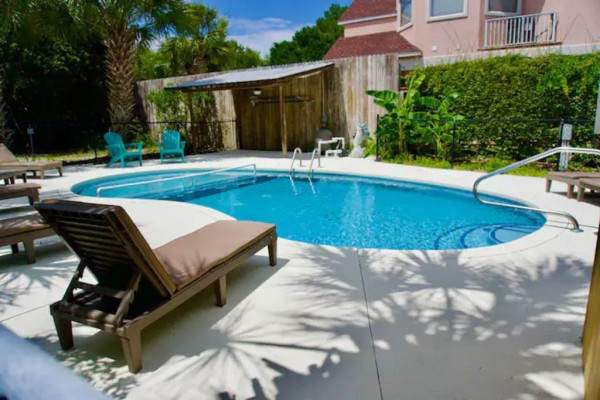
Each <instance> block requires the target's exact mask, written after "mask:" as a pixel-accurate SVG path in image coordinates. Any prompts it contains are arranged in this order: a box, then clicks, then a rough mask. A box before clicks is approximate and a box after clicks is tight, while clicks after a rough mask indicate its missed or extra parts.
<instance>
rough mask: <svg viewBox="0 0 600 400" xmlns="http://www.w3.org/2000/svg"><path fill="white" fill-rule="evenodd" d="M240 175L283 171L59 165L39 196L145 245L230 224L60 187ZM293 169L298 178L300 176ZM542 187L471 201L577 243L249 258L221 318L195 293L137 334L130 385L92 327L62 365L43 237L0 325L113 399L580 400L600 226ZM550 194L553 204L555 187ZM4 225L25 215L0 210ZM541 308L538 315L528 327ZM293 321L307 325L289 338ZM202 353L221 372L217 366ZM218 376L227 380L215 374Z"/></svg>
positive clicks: (195, 160) (17, 264)
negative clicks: (502, 203) (119, 178)
mask: <svg viewBox="0 0 600 400" xmlns="http://www.w3.org/2000/svg"><path fill="white" fill-rule="evenodd" d="M248 163H256V165H257V168H258V169H259V170H260V169H262V170H276V171H284V172H287V171H288V169H289V166H290V160H289V159H283V158H281V157H280V155H279V153H269V152H251V151H234V152H225V153H216V154H210V155H204V156H195V157H191V158H189V159H188V162H187V163H186V164H169V165H157V163H156V162H145V165H144V167H141V168H127V169H124V170H123V169H118V168H110V169H104V168H101V167H99V166H80V167H68V168H66V169H65V177H64V178H49V179H46V180H44V181H38V182H40V183H41V184H42V191H41V195H42V198H49V197H57V196H58V197H70V198H74V199H77V198H79V199H82V200H86V201H95V202H101V203H118V204H122V205H123V206H124V207H125V208H126V209H127V211H128V212H129V213H130V214H131V215H132V218H133V219H134V221H135V222H136V223H137V224H138V225H139V226H140V230H141V231H142V233H143V234H144V236H145V237H146V239H147V240H148V241H149V243H150V245H151V246H152V247H156V246H159V245H161V244H164V243H166V242H168V241H169V240H172V239H173V238H175V237H177V236H180V235H182V234H185V233H188V232H191V231H193V230H195V229H198V228H199V227H200V226H202V225H205V224H208V223H210V222H212V221H215V220H218V219H225V218H230V217H228V216H226V215H224V214H222V213H220V212H218V211H216V210H213V209H209V208H206V207H201V206H197V205H191V204H185V203H177V202H168V201H156V200H134V199H98V198H87V197H82V196H75V195H74V194H73V193H72V192H71V191H70V189H71V187H72V186H73V185H75V184H78V183H81V182H84V181H87V180H91V179H95V178H100V177H105V176H109V175H117V174H123V173H136V172H145V171H153V170H171V169H193V168H199V169H213V168H226V167H233V166H237V165H241V164H248ZM305 171H306V167H304V168H303V169H302V168H297V173H298V174H301V173H305ZM316 172H317V173H318V172H328V173H338V174H350V175H362V176H368V177H377V178H386V179H399V180H404V181H410V182H417V183H428V184H437V185H443V186H448V187H453V188H458V189H465V190H471V187H472V184H473V183H474V181H475V180H476V179H477V178H478V177H479V176H481V174H480V173H475V172H468V171H455V170H441V169H431V168H422V167H412V166H404V165H393V164H386V163H376V162H374V161H372V160H356V159H349V158H342V159H338V158H327V159H325V158H324V159H323V168H316ZM544 186H545V182H544V180H543V179H540V178H532V177H520V176H498V177H494V178H492V179H491V180H490V181H488V182H486V183H484V184H483V185H482V187H481V190H482V193H485V194H490V195H496V196H501V197H504V198H509V199H512V200H515V201H520V202H523V203H527V204H530V205H533V206H536V207H540V208H548V209H557V210H564V211H567V212H569V213H571V214H573V215H574V216H575V217H576V218H577V219H578V220H579V222H580V224H581V227H582V231H581V232H573V231H571V230H569V229H565V228H566V227H567V225H568V224H567V222H566V221H565V220H563V219H561V218H559V217H547V219H548V221H547V223H546V224H545V225H544V226H543V227H542V228H541V229H539V230H538V231H536V232H534V233H533V234H531V235H528V236H525V237H523V238H521V239H519V240H516V241H513V242H509V243H505V244H502V245H498V246H492V247H484V248H476V249H468V250H442V251H436V250H428V251H419V250H415V251H402V250H374V249H369V250H362V249H354V248H344V249H338V248H335V247H331V246H318V245H311V244H305V243H298V242H293V241H289V240H280V246H279V247H280V250H279V257H280V259H281V260H283V261H282V262H281V263H280V264H281V266H280V267H279V268H278V269H277V270H276V271H270V270H268V269H267V270H265V269H264V268H263V267H264V266H263V265H261V264H262V263H264V262H262V259H261V258H260V257H259V258H256V260H255V259H253V260H252V261H250V262H249V267H248V268H247V269H248V270H249V271H250V272H238V273H236V274H234V275H233V276H232V279H231V287H230V300H229V304H228V305H227V306H226V307H225V308H222V309H221V308H216V307H214V306H213V301H212V298H211V297H210V296H211V293H208V294H201V295H200V296H199V300H198V301H196V300H192V301H190V303H194V304H195V305H190V306H184V307H183V309H184V311H182V313H181V314H182V315H185V318H184V317H181V318H179V317H177V316H173V317H167V322H166V327H165V326H164V324H161V323H157V324H156V327H153V328H150V329H149V331H150V332H148V333H147V334H146V333H145V334H144V335H143V336H144V337H143V341H144V343H143V346H144V365H145V369H144V370H143V371H142V373H140V374H138V375H135V376H132V375H130V374H128V372H127V371H126V368H125V367H124V364H123V357H122V354H121V350H120V346H119V344H118V343H117V342H116V341H112V339H111V338H110V337H106V335H103V334H99V333H97V331H96V330H93V329H90V328H86V327H77V329H76V347H77V349H76V350H74V351H72V352H67V353H63V352H60V351H58V346H57V344H56V338H55V335H54V332H53V326H52V322H51V320H50V318H49V317H48V315H47V314H48V313H47V308H46V307H47V305H48V304H50V303H51V302H52V301H54V300H56V299H59V298H60V297H61V296H62V291H63V290H64V288H65V287H66V282H68V279H69V278H70V276H69V274H68V273H67V272H68V271H71V270H72V269H73V268H74V266H75V265H76V260H75V257H73V256H71V255H70V254H69V253H68V252H67V251H66V250H64V248H63V247H62V245H61V244H58V243H57V242H56V240H54V239H48V240H46V241H45V242H44V243H47V245H43V243H42V246H39V247H40V248H39V250H38V254H39V256H38V263H36V264H34V265H33V266H27V265H23V264H22V263H21V261H22V260H21V259H20V258H19V257H21V255H6V253H7V252H6V251H4V252H3V253H1V254H4V256H1V257H0V285H3V286H4V287H6V288H7V291H8V293H11V294H10V296H7V298H9V301H8V302H5V303H2V302H1V300H0V322H1V323H3V324H5V325H6V326H8V327H9V328H10V329H11V330H13V331H14V332H16V333H17V334H19V335H21V336H23V337H28V338H31V340H33V341H35V342H37V343H38V344H40V345H41V346H42V347H43V348H45V349H46V350H47V351H49V352H50V353H51V354H55V355H56V356H57V357H58V358H59V359H60V360H63V363H65V364H67V365H69V366H71V367H72V368H73V369H74V370H75V371H77V372H78V373H81V374H82V375H84V376H86V377H87V378H88V379H90V381H92V382H93V384H94V385H95V386H96V387H98V388H100V389H103V390H105V391H106V392H107V393H109V394H111V395H112V396H116V397H120V398H122V397H128V396H129V397H131V398H144V397H146V396H148V395H149V394H150V393H153V394H156V393H160V395H161V396H160V397H164V398H214V397H215V396H216V395H219V394H221V395H223V394H224V393H227V394H229V395H232V394H236V395H237V396H238V397H237V398H253V396H256V398H274V397H279V398H325V397H328V398H385V399H396V398H407V399H413V398H414V399H417V398H418V399H421V398H432V399H438V398H439V399H446V398H454V397H456V398H474V399H484V398H515V399H530V398H531V399H534V398H564V399H578V398H582V390H583V389H582V386H583V385H582V377H581V373H580V369H581V368H580V364H579V366H578V365H577V362H580V361H579V360H580V349H579V347H578V345H577V332H578V330H579V329H580V327H581V325H582V321H583V313H584V311H585V301H586V296H587V292H586V288H587V284H588V281H589V273H590V271H589V270H590V268H589V266H591V262H592V258H593V252H594V246H595V241H596V235H595V232H596V231H597V227H598V218H599V216H600V213H599V209H598V207H597V206H595V205H594V204H590V203H587V202H582V203H578V202H576V201H575V200H571V199H567V198H566V196H565V195H564V193H561V192H558V193H556V192H553V193H545V191H544ZM553 189H554V190H559V191H560V190H564V188H561V186H560V184H557V185H555V188H553ZM12 204H16V202H13V203H12ZM3 207H4V205H3ZM2 212H4V213H5V215H12V214H13V213H14V212H18V213H23V212H31V210H30V209H28V208H26V207H24V208H18V209H10V208H8V207H4V209H3V210H2ZM157 214H158V215H159V218H156V215H157ZM165 215H168V218H164V216H165ZM165 225H166V227H165ZM53 240H54V241H53ZM57 268H58V269H57ZM63 270H66V271H67V272H65V271H63ZM430 271H434V272H433V273H431V274H430ZM435 271H438V272H435ZM451 271H453V272H452V274H450V275H448V273H449V272H451ZM53 272H54V273H53ZM40 277H43V279H41V278H40ZM236 278H237V280H236ZM440 279H441V280H440ZM246 280H248V282H249V283H245V282H246ZM455 280H456V281H455ZM323 281H327V282H330V284H328V285H323V283H322V282H323ZM419 282H421V283H419ZM248 287H251V289H252V290H251V291H250V292H248V290H249V289H248ZM344 288H345V289H344ZM552 293H554V294H555V297H556V299H555V298H554V297H553V296H552ZM307 294H308V295H307ZM273 300H275V301H273ZM196 307H200V308H199V309H197V310H196ZM547 308H548V309H547ZM550 308H551V309H552V310H549V309H550ZM538 309H539V310H541V311H543V312H540V314H539V315H538V314H537V311H536V310H538ZM195 310H196V311H195ZM242 312H243V314H240V313H242ZM175 314H177V313H175ZM275 316H277V317H275ZM302 318H304V319H306V320H307V321H311V322H310V323H308V322H306V321H305V322H306V323H307V324H308V325H306V324H300V323H299V322H298V321H299V320H302ZM540 318H541V319H540ZM315 324H316V325H315ZM258 325H260V327H257V326H258ZM313 325H315V326H314V327H312V328H310V327H311V326H313ZM329 325H331V326H329ZM511 325H514V326H511ZM542 325H543V329H542ZM507 326H510V327H511V329H507V328H506V327H507ZM317 327H318V328H317ZM173 329H175V330H176V331H177V332H179V331H183V332H198V333H197V335H198V336H197V338H196V336H194V338H195V339H194V340H192V341H191V343H190V344H189V346H188V348H189V347H191V348H192V349H194V350H193V351H191V352H190V351H188V350H187V348H185V347H182V345H183V343H186V341H189V340H190V338H188V339H186V337H188V336H189V335H188V336H186V335H184V336H181V334H177V333H175V331H173ZM198 329H199V331H198ZM240 329H241V330H240ZM165 332H170V334H165ZM214 332H222V333H223V332H226V333H228V335H227V337H228V338H229V340H226V343H221V344H220V345H216V343H220V341H219V340H217V338H216V337H215V336H214ZM251 332H261V333H260V335H259V336H260V337H261V338H262V339H264V340H257V339H258V338H254V339H253V340H241V341H240V340H233V339H235V338H237V337H238V336H240V335H241V336H242V337H245V335H246V336H247V335H250V336H253V335H252V334H251ZM284 332H286V333H284ZM523 332H529V333H530V334H529V335H527V334H525V333H523ZM334 333H335V334H334ZM579 334H580V333H579ZM173 335H174V336H175V339H173V337H172V336H173ZM178 335H179V336H178ZM178 337H179V339H178V340H176V339H177V338H178ZM232 340H233V341H232ZM174 342H175V343H174ZM178 342H182V344H178ZM234 342H235V343H237V344H235V345H232V343H234ZM264 342H276V343H278V344H277V346H275V347H273V346H274V345H273V344H272V345H267V346H265V344H264ZM241 343H244V344H243V345H242V344H241ZM292 343H293V344H294V345H292ZM307 343H309V344H311V345H310V346H308V345H306V344H307ZM215 346H216V347H215ZM223 346H225V347H223ZM231 346H233V347H231ZM239 346H242V347H244V352H242V353H239V354H244V357H246V358H248V359H246V358H244V360H245V361H240V360H237V361H235V360H233V359H230V358H228V357H232V354H237V352H238V351H241V350H239ZM234 348H235V349H236V350H233V349H234ZM208 349H217V350H208ZM277 349H279V350H277ZM275 350H277V351H275ZM211 351H213V352H214V351H216V353H215V354H217V355H219V357H225V358H222V359H218V360H215V359H213V358H211ZM247 353H249V354H251V356H247ZM213 355H214V354H213ZM228 355H229V356H228ZM86 357H87V358H86ZM90 357H91V358H92V359H93V360H95V361H94V363H93V364H90V362H89V359H90ZM240 357H241V356H240ZM578 357H579V358H578ZM234 358H235V357H234ZM242 358H243V357H242ZM248 360H250V361H248ZM265 360H267V361H265ZM234 361H235V362H234ZM215 363H216V364H215ZM240 363H241V364H240ZM248 363H249V364H248ZM479 364H481V365H479ZM192 366H195V367H196V369H195V371H196V372H195V373H193V374H191V373H190V372H189V371H190V370H194V368H192ZM217 366H219V367H226V369H227V371H228V372H227V373H226V374H217V375H216V376H215V374H214V373H212V374H211V373H210V370H211V368H212V369H214V368H216V367H217ZM178 371H179V372H178ZM178 374H182V375H183V376H181V377H180V376H179V375H178ZM221 375H224V376H221ZM325 375H326V377H324V376H325ZM199 382H201V383H202V385H200V383H199ZM167 389H168V390H167ZM261 393H262V396H263V397H261Z"/></svg>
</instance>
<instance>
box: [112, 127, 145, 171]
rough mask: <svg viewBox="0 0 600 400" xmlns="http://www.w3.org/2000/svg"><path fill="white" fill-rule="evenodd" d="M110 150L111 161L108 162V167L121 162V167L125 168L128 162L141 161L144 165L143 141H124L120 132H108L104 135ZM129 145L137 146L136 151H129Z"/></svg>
mask: <svg viewBox="0 0 600 400" xmlns="http://www.w3.org/2000/svg"><path fill="white" fill-rule="evenodd" d="M104 140H106V143H107V146H106V148H107V149H108V152H109V153H110V161H109V162H108V164H106V168H108V167H110V166H111V165H113V164H115V163H120V164H121V168H125V165H126V164H127V162H130V161H139V162H140V166H141V165H142V147H143V146H144V145H143V144H142V143H123V138H122V137H121V135H119V134H118V133H114V132H107V133H106V135H104ZM128 147H136V148H137V150H135V151H127V148H128Z"/></svg>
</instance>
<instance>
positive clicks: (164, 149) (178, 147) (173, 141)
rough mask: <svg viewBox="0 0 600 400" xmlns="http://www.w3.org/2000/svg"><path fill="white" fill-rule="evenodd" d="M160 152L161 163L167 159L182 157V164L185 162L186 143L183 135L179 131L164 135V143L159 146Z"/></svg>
mask: <svg viewBox="0 0 600 400" xmlns="http://www.w3.org/2000/svg"><path fill="white" fill-rule="evenodd" d="M158 149H159V150H160V162H161V163H162V162H164V161H165V159H167V158H174V157H181V162H185V158H184V154H183V151H184V149H185V141H183V140H181V134H180V133H179V132H177V131H166V132H165V133H163V134H162V142H160V143H159V144H158Z"/></svg>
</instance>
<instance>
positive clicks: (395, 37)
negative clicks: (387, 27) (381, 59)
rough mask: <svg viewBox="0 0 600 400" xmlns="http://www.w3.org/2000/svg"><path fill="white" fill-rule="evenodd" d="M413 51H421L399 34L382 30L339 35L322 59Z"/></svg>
mask: <svg viewBox="0 0 600 400" xmlns="http://www.w3.org/2000/svg"><path fill="white" fill-rule="evenodd" d="M414 52H421V50H419V48H418V47H416V46H414V45H413V44H412V43H410V42H409V41H408V40H406V39H405V38H404V36H402V35H401V34H399V33H397V32H383V33H375V34H372V35H364V36H352V37H340V38H339V39H338V40H337V42H335V43H334V45H333V46H332V47H331V48H330V49H329V51H328V52H327V54H325V57H323V60H334V59H336V58H347V57H360V56H371V55H375V54H396V53H414Z"/></svg>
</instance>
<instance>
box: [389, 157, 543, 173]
mask: <svg viewBox="0 0 600 400" xmlns="http://www.w3.org/2000/svg"><path fill="white" fill-rule="evenodd" d="M386 162H390V163H393V164H404V165H414V166H419V167H428V168H442V169H456V170H461V171H476V172H492V171H496V170H497V169H500V168H503V167H506V166H507V165H510V164H512V163H513V162H514V161H513V160H503V159H499V158H490V159H477V160H468V161H465V160H461V161H456V162H455V163H454V165H451V164H450V162H449V161H447V160H439V159H435V158H429V157H412V156H405V157H396V158H395V159H392V160H386ZM554 166H555V164H552V163H538V164H530V165H526V166H524V167H521V168H518V169H515V170H513V171H510V172H508V175H522V176H535V177H545V176H546V174H547V173H548V171H550V170H553V169H554Z"/></svg>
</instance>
